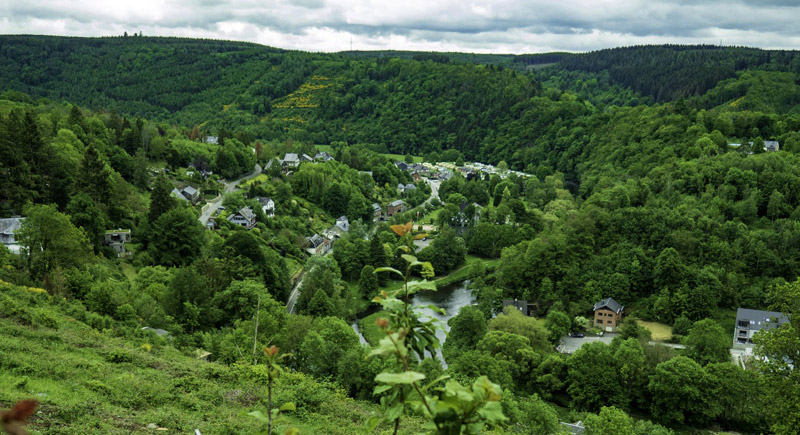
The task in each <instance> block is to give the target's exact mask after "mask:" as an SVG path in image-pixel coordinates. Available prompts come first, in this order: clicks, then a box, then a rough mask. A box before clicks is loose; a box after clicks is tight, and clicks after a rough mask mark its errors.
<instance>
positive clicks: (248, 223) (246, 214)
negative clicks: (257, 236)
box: [228, 207, 256, 230]
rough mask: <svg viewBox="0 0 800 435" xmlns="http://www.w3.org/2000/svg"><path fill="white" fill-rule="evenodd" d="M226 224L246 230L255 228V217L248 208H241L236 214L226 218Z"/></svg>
mask: <svg viewBox="0 0 800 435" xmlns="http://www.w3.org/2000/svg"><path fill="white" fill-rule="evenodd" d="M228 222H230V223H232V224H236V225H240V226H243V227H245V228H247V229H248V230H249V229H251V228H253V227H254V226H256V215H255V213H253V209H252V208H250V207H242V208H240V209H239V211H238V212H236V213H234V214H232V215H230V216H228Z"/></svg>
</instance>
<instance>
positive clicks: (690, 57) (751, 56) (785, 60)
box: [560, 45, 800, 102]
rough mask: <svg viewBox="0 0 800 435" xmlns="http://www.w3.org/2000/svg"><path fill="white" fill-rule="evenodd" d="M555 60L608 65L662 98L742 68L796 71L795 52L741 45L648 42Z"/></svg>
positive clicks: (699, 88)
mask: <svg viewBox="0 0 800 435" xmlns="http://www.w3.org/2000/svg"><path fill="white" fill-rule="evenodd" d="M560 66H561V67H563V68H566V69H568V70H581V71H589V72H595V73H596V72H600V71H604V70H605V71H608V73H609V75H610V76H611V78H612V80H614V81H616V82H617V83H620V84H622V85H623V86H627V87H630V88H631V89H633V90H634V91H636V92H639V93H641V94H643V95H648V96H651V97H653V98H654V99H655V100H656V101H659V102H667V101H673V100H677V99H679V98H682V97H690V96H694V95H702V94H704V93H705V92H706V91H708V90H709V89H711V88H713V87H714V86H716V84H717V83H718V82H719V81H721V80H725V79H729V78H732V77H734V76H735V74H736V72H738V71H742V70H748V69H761V70H769V71H791V72H794V73H800V55H798V53H797V52H795V51H778V50H759V49H752V48H743V47H720V46H712V45H701V46H697V45H657V46H652V45H648V46H634V47H624V48H611V49H604V50H598V51H594V52H591V53H586V54H582V55H575V56H568V57H564V58H562V59H561V60H560Z"/></svg>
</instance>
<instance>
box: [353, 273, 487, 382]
mask: <svg viewBox="0 0 800 435" xmlns="http://www.w3.org/2000/svg"><path fill="white" fill-rule="evenodd" d="M469 284H470V281H469V280H466V281H461V282H457V283H453V284H450V285H447V286H444V287H442V288H440V289H438V290H437V291H435V292H434V291H423V292H421V293H417V294H415V295H414V296H412V297H411V306H412V307H420V306H425V305H435V306H437V307H439V308H444V309H445V314H441V313H437V312H435V311H433V310H431V309H430V308H421V311H422V312H423V313H424V314H426V315H427V316H430V317H435V318H436V319H438V320H439V321H440V322H442V326H443V327H444V331H437V332H436V336H437V337H438V338H439V341H440V342H441V343H444V340H445V338H446V337H447V334H446V332H445V331H450V326H449V325H448V324H447V321H448V320H450V319H451V318H452V317H454V316H455V315H456V314H458V312H459V311H460V310H461V307H464V306H466V305H471V304H473V303H474V302H475V298H474V297H473V296H472V291H471V290H470V289H469ZM353 329H355V331H356V332H357V333H358V337H359V340H361V343H362V344H366V340H364V337H363V336H362V335H361V332H360V331H359V330H358V323H357V322H353ZM436 353H437V356H438V357H439V359H440V360H441V361H442V363H443V365H444V367H445V368H446V367H447V363H445V362H444V358H443V357H442V350H441V349H438V350H437V351H436Z"/></svg>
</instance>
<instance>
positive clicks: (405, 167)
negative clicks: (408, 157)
mask: <svg viewBox="0 0 800 435" xmlns="http://www.w3.org/2000/svg"><path fill="white" fill-rule="evenodd" d="M394 165H395V166H397V167H398V168H399V169H400V170H402V171H405V170H408V163H406V162H399V161H398V162H394Z"/></svg>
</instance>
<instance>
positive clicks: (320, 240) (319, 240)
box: [308, 234, 325, 248]
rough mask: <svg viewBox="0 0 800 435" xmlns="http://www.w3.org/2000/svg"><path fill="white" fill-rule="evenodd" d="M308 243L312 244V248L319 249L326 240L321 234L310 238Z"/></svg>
mask: <svg viewBox="0 0 800 435" xmlns="http://www.w3.org/2000/svg"><path fill="white" fill-rule="evenodd" d="M308 243H310V244H311V246H312V247H314V248H318V247H319V246H320V245H322V244H323V243H325V239H323V238H322V236H320V235H319V234H314V235H313V236H311V237H309V238H308Z"/></svg>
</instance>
